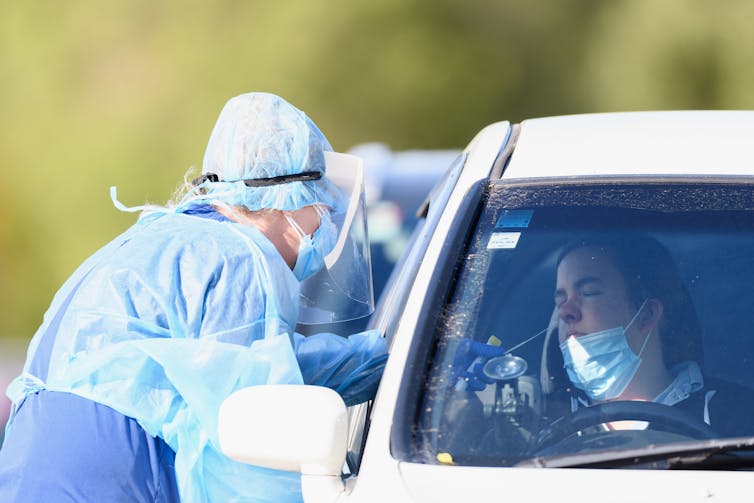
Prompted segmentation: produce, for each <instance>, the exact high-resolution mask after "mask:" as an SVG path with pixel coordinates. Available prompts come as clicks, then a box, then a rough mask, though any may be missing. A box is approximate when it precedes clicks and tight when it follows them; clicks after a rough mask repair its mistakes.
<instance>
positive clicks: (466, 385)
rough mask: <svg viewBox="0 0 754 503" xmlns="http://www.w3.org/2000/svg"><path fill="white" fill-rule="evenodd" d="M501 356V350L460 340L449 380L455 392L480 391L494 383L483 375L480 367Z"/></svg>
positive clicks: (479, 343)
mask: <svg viewBox="0 0 754 503" xmlns="http://www.w3.org/2000/svg"><path fill="white" fill-rule="evenodd" d="M502 355H503V348H502V347H500V346H493V345H492V344H484V343H482V342H477V341H473V340H471V339H462V340H461V342H460V343H459V344H458V348H457V349H456V355H455V357H454V358H453V368H452V369H451V379H452V382H453V383H454V386H455V388H456V390H458V391H464V390H467V389H468V390H471V391H482V390H483V389H484V388H485V387H486V386H487V385H488V384H491V383H493V382H494V381H493V380H492V379H490V378H489V377H487V376H486V375H484V373H483V372H482V367H484V364H485V363H486V362H487V360H489V359H490V358H494V357H496V356H502Z"/></svg>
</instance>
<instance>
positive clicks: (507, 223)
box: [495, 210, 534, 229]
mask: <svg viewBox="0 0 754 503" xmlns="http://www.w3.org/2000/svg"><path fill="white" fill-rule="evenodd" d="M533 215H534V210H505V211H504V212H503V214H502V215H500V218H498V219H497V223H496V224H495V227H496V228H498V229H502V228H508V229H525V228H527V227H529V222H531V217H532V216H533Z"/></svg>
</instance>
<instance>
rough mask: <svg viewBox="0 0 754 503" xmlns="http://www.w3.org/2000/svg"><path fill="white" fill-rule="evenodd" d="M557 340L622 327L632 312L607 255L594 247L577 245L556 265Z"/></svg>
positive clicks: (623, 288)
mask: <svg viewBox="0 0 754 503" xmlns="http://www.w3.org/2000/svg"><path fill="white" fill-rule="evenodd" d="M555 306H556V309H557V310H558V318H559V320H558V340H559V342H561V343H562V342H563V341H565V340H566V339H568V338H569V337H579V336H582V335H586V334H590V333H594V332H599V331H601V330H607V329H609V328H615V327H618V326H623V327H625V326H626V325H627V324H628V323H629V321H631V318H632V317H633V316H634V314H635V313H636V307H635V306H632V304H631V302H630V301H629V299H628V293H627V291H626V284H625V282H624V280H623V277H622V275H621V273H620V272H619V271H618V269H617V268H616V267H615V266H614V265H613V264H612V261H611V260H610V257H609V256H608V255H605V253H604V252H603V251H600V250H598V249H596V248H591V247H584V248H577V249H575V250H573V251H572V252H570V253H569V254H568V255H566V256H565V257H564V258H563V260H562V261H561V262H560V265H559V266H558V273H557V285H556V289H555Z"/></svg>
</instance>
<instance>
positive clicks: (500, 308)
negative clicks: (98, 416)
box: [219, 112, 754, 503]
mask: <svg viewBox="0 0 754 503" xmlns="http://www.w3.org/2000/svg"><path fill="white" fill-rule="evenodd" d="M752 138H754V112H641V113H621V114H595V115H581V116H568V117H554V118H544V119H533V120H527V121H524V122H523V123H521V124H520V125H511V124H509V123H507V122H499V123H495V124H492V125H490V126H488V127H486V128H484V129H483V130H482V131H481V132H480V133H479V134H478V135H477V136H476V137H475V138H474V139H473V141H472V142H471V143H470V144H469V146H468V147H467V148H466V149H465V150H464V151H463V153H462V154H461V155H460V156H459V157H458V158H457V160H456V161H455V162H453V163H452V164H451V165H450V167H449V169H448V170H447V171H446V172H445V174H444V177H443V178H442V180H441V181H440V182H439V183H438V184H437V185H436V186H435V188H434V189H433V191H432V193H431V195H430V196H429V199H428V204H427V205H426V207H425V211H424V213H423V219H422V220H421V221H420V222H419V224H418V225H419V226H420V227H419V230H418V234H417V237H416V239H415V240H414V241H413V243H412V245H411V247H410V248H409V249H408V250H407V252H406V255H405V257H404V260H403V262H402V267H401V269H400V271H398V273H397V274H396V276H395V277H394V278H393V280H392V281H391V283H390V285H389V288H388V290H387V291H386V293H385V295H383V297H382V301H381V303H380V305H379V307H378V311H377V312H376V313H375V315H374V317H373V319H372V321H371V325H372V326H373V327H375V328H378V329H379V330H381V331H382V332H383V333H384V334H385V337H386V338H387V339H388V341H389V347H390V358H389V360H388V363H387V366H386V368H385V371H384V375H383V378H382V382H381V384H380V389H379V391H378V394H377V397H376V398H375V400H374V401H373V402H371V403H369V404H364V405H362V406H359V407H356V408H353V409H351V410H350V411H347V410H346V408H345V406H344V404H343V402H342V401H341V400H340V398H339V397H338V396H337V395H336V394H335V393H334V392H331V391H330V390H328V389H323V388H316V387H309V386H294V387H285V386H262V387H257V388H247V389H244V390H241V391H239V392H238V393H237V394H235V395H233V396H231V397H230V398H229V399H228V400H227V401H226V402H225V404H224V405H223V408H222V409H221V412H220V417H219V425H220V426H219V427H220V440H221V444H222V448H223V450H224V451H225V452H226V453H227V454H228V455H229V456H231V457H233V458H234V459H238V460H240V461H244V462H248V463H253V464H256V465H260V466H266V467H270V468H276V469H284V470H292V471H298V472H300V473H301V474H302V488H303V495H304V499H305V501H306V502H308V503H315V502H335V501H337V502H343V503H345V502H368V501H369V502H371V501H374V502H377V501H390V502H392V503H397V502H409V501H414V502H432V503H438V502H452V503H458V502H460V501H477V500H483V501H515V502H539V501H572V502H579V503H584V502H600V503H604V502H607V501H609V502H616V501H626V502H641V501H665V502H667V501H683V502H693V501H697V502H702V501H704V502H708V501H716V502H723V501H725V502H732V501H746V500H750V499H751V498H752V496H751V494H752V486H753V485H754V475H752V474H751V473H750V471H751V470H752V468H754V420H751V427H750V430H749V431H747V432H745V435H743V436H739V437H737V438H731V437H730V436H727V435H725V434H721V433H720V432H718V431H715V429H714V428H710V425H709V424H705V422H704V421H702V420H701V419H698V418H691V417H687V416H683V415H679V414H676V411H675V409H674V408H673V407H668V406H662V405H659V404H655V403H652V402H637V401H630V402H628V401H627V402H611V403H612V404H617V405H616V406H615V407H614V408H613V409H612V410H610V409H609V408H602V407H599V406H593V407H590V406H587V407H581V408H580V409H578V410H577V411H576V412H572V407H569V406H568V404H571V405H572V404H573V400H572V399H573V398H575V397H574V395H571V394H572V393H573V392H574V390H573V389H572V386H570V385H569V382H568V381H567V377H566V376H565V372H563V368H562V356H561V355H559V350H558V346H557V341H558V339H557V336H555V337H554V338H553V336H552V331H550V330H547V328H548V327H549V326H550V319H551V315H552V313H553V307H554V304H553V291H554V277H555V267H556V260H557V256H558V253H559V250H560V249H561V248H562V245H563V243H564V241H567V240H568V239H570V238H572V237H574V236H575V235H577V234H579V233H582V232H585V231H586V232H607V231H609V232H613V233H616V232H617V233H620V232H624V231H625V232H641V233H646V234H649V235H651V236H652V237H654V238H655V239H656V240H657V241H660V242H661V243H662V244H663V245H664V246H665V247H666V248H667V249H668V250H669V251H670V253H671V255H672V257H673V259H674V260H675V262H676V263H677V266H678V269H679V273H680V275H681V277H682V280H683V282H684V284H685V286H686V288H687V289H688V291H689V294H690V296H691V298H692V300H693V304H694V308H695V310H696V312H697V314H698V318H699V323H700V325H701V333H702V343H703V349H704V359H703V362H700V363H701V364H702V365H703V369H704V375H705V379H706V378H707V376H710V378H712V377H714V378H716V379H720V380H724V381H726V382H729V383H732V384H733V385H735V386H736V387H737V389H741V390H751V389H752V388H754V335H752V328H751V327H754V289H752V284H754V140H752ZM543 329H545V330H543ZM492 335H495V336H496V337H498V338H499V339H500V340H502V345H503V347H504V348H506V349H508V354H507V356H506V357H507V360H504V361H505V362H506V363H507V364H508V365H507V366H501V367H500V371H499V372H497V371H491V373H490V374H488V376H492V377H494V379H493V382H492V384H490V385H488V386H487V387H486V389H484V390H483V391H479V392H475V391H471V390H465V389H459V387H458V386H457V381H455V380H454V378H453V377H452V373H451V370H452V367H453V360H454V356H455V351H456V349H457V347H458V346H459V344H460V343H461V342H462V341H463V340H465V339H472V340H474V341H477V342H486V341H488V340H489V338H490V336H492ZM535 336H536V337H535ZM558 358H560V359H561V360H560V363H559V364H558ZM496 368H497V367H496ZM493 370H494V369H493ZM558 370H559V371H560V372H558ZM495 372H497V373H495ZM624 404H628V406H624ZM729 407H730V410H728V411H727V413H728V414H729V417H730V418H738V419H741V418H743V419H744V424H745V421H746V419H745V418H747V417H751V415H749V414H750V411H751V410H752V408H753V407H754V404H753V403H752V400H751V398H750V393H748V391H747V392H746V393H744V392H742V393H741V395H740V396H739V397H738V400H735V401H733V402H731V403H730V404H729ZM258 411H264V414H259V413H258ZM583 411H591V412H590V413H589V414H587V415H585V414H584V413H583ZM627 419H631V420H634V421H635V422H636V424H637V426H636V427H635V428H633V429H622V430H620V429H609V428H605V427H603V426H604V425H606V424H608V423H612V422H614V421H617V420H621V421H622V420H627ZM713 426H714V425H713Z"/></svg>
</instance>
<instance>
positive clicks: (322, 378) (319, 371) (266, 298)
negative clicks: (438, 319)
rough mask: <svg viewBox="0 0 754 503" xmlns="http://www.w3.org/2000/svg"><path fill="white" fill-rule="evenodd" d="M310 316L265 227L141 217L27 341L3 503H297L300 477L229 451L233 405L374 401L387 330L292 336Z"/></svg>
mask: <svg viewBox="0 0 754 503" xmlns="http://www.w3.org/2000/svg"><path fill="white" fill-rule="evenodd" d="M297 309H298V282H297V281H296V279H295V278H294V276H293V274H292V273H291V270H290V268H289V267H288V266H287V265H286V264H285V262H284V261H283V259H282V258H281V257H280V255H279V253H277V250H276V249H275V248H274V246H273V245H272V243H270V242H269V241H268V240H267V239H266V238H265V237H264V236H263V235H262V234H261V233H260V232H258V231H257V230H256V229H254V228H253V227H250V226H245V225H239V224H236V223H234V222H231V221H229V220H227V219H225V218H224V217H221V216H220V215H219V214H218V213H216V212H214V211H213V210H211V208H210V207H207V206H203V207H201V206H200V207H194V208H191V209H190V210H189V211H186V212H184V213H151V214H147V215H145V216H142V218H140V219H139V221H138V222H137V223H136V224H135V225H134V226H133V227H131V228H130V229H128V230H127V231H126V232H125V233H123V234H122V235H121V236H119V237H117V238H116V239H115V240H113V241H112V242H111V243H109V244H108V245H106V246H105V247H103V248H102V249H101V250H99V251H98V252H97V253H95V254H94V255H93V256H92V257H90V258H89V259H88V260H87V261H85V262H84V264H82V265H81V266H80V267H79V269H77V270H76V272H75V273H74V274H73V275H72V276H71V278H69V280H68V281H67V282H66V283H65V284H64V285H63V287H62V288H61V289H60V291H59V292H58V293H57V294H56V296H55V298H54V299H53V302H52V305H51V306H50V308H49V310H48V311H47V313H46V314H45V317H44V321H43V323H42V325H41V327H40V328H39V330H38V331H37V333H36V334H35V336H34V338H33V339H32V341H31V343H30V346H29V352H28V356H27V362H26V364H25V367H24V373H23V374H22V375H21V376H20V377H19V378H17V379H16V380H15V381H14V382H13V383H12V384H11V385H10V387H9V388H8V395H9V397H10V398H11V400H12V401H13V403H14V406H15V408H16V411H15V415H13V417H12V419H11V422H10V423H9V427H8V430H7V435H6V441H5V444H4V445H3V448H2V450H1V451H0V501H24V502H27V501H177V500H178V496H177V495H178V494H180V499H181V501H231V500H242V501H299V500H300V499H301V495H300V481H299V476H298V474H294V473H290V472H281V471H274V470H267V469H262V468H259V467H253V466H249V465H245V464H241V463H237V462H234V461H232V460H230V459H228V458H227V457H225V456H224V455H223V454H222V453H221V452H220V450H219V444H218V440H217V411H218V409H219V406H220V404H221V403H222V401H223V400H224V399H225V398H226V397H228V396H229V395H230V394H231V393H233V392H234V391H236V390H238V389H240V388H243V387H246V386H250V385H256V384H267V383H292V384H296V383H308V384H318V385H324V386H328V387H331V388H333V389H335V390H336V391H338V392H339V393H340V394H341V396H343V398H344V400H345V401H346V403H347V404H349V405H350V404H354V403H358V402H361V401H365V400H368V399H370V398H371V397H372V396H373V394H374V392H375V391H376V387H377V384H378V381H379V378H380V376H381V370H382V366H383V365H384V362H385V359H386V348H385V343H384V340H383V339H382V338H381V337H380V336H379V334H377V333H376V332H365V333H362V334H357V335H354V336H351V337H348V338H343V337H339V336H336V335H333V334H317V335H314V336H310V337H303V336H301V335H299V334H294V332H293V329H294V326H295V320H296V316H297ZM259 413H260V414H263V413H264V411H259ZM302 413H305V411H302Z"/></svg>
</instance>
